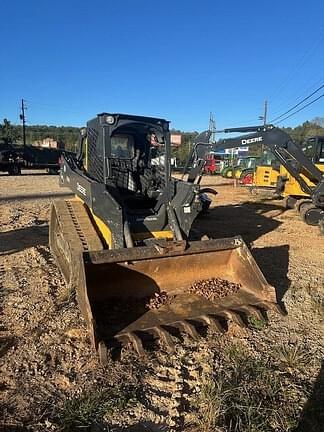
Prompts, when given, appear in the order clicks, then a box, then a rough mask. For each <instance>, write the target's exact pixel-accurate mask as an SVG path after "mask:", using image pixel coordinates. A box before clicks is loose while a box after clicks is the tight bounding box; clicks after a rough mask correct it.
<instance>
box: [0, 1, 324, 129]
mask: <svg viewBox="0 0 324 432" xmlns="http://www.w3.org/2000/svg"><path fill="white" fill-rule="evenodd" d="M0 16H1V26H0V40H1V56H0V119H1V120H2V119H3V118H4V117H6V118H8V119H9V120H10V121H12V122H13V123H18V122H19V104H20V99H21V98H22V97H23V98H24V99H26V101H27V106H28V110H27V120H28V123H29V124H57V125H62V124H64V125H75V126H81V125H83V124H84V123H85V122H86V121H87V119H89V118H92V117H93V116H94V115H96V114H97V113H99V112H102V111H110V112H127V113H133V114H145V115H152V116H161V117H164V118H167V119H168V120H171V122H172V123H171V126H172V127H175V128H179V129H182V130H202V129H205V128H206V127H207V126H208V119H209V112H213V113H214V114H215V118H216V123H217V127H218V128H222V127H230V126H239V125H241V124H246V123H249V124H255V123H257V118H258V116H259V115H261V114H262V109H263V101H264V100H265V99H268V100H269V120H271V119H272V118H273V117H275V116H276V115H278V114H281V113H283V112H284V111H286V110H288V109H289V108H290V107H291V106H293V105H294V104H295V103H297V102H298V100H299V99H301V98H303V97H305V96H307V95H308V94H309V93H311V92H312V91H313V90H314V89H316V88H317V87H319V86H320V85H321V84H323V83H324V24H323V20H322V19H321V18H322V17H323V16H324V2H323V1H322V0H313V1H310V2H307V3H306V2H304V1H298V0H297V1H296V0H295V1H291V0H288V1H287V0H286V1H278V0H273V1H271V2H262V1H260V0H259V1H254V0H253V1H248V0H246V1H238V0H236V1H235V0H233V1H229V0H227V1H222V0H218V1H216V0H215V1H212V0H201V1H197V0H194V1H193V0H187V1H183V0H178V1H177V0H173V1H170V0H164V1H163V2H162V1H153V0H151V1H149V0H122V1H117V0H115V1H112V0H92V1H91V2H90V1H83V0H79V1H76V0H65V1H62V0H56V1H55V2H53V1H49V0H42V1H41V0H37V1H36V0H28V1H23V0H20V1H18V0H1V1H0ZM322 93H323V90H322ZM320 94H321V92H320V93H318V95H320ZM315 116H324V98H322V99H320V100H319V101H318V102H317V103H315V104H314V105H312V106H311V107H309V108H308V109H306V110H304V111H302V112H301V113H300V114H298V115H296V116H294V117H292V118H291V119H289V120H287V121H286V122H284V123H283V124H284V125H285V126H289V125H292V126H293V125H297V124H299V123H300V122H302V121H305V120H307V119H312V118H314V117H315Z"/></svg>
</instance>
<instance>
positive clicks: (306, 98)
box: [270, 84, 324, 123]
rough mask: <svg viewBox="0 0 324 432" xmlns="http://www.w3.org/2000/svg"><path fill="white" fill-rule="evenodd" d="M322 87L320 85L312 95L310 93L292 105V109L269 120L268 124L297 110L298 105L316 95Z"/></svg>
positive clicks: (323, 85)
mask: <svg viewBox="0 0 324 432" xmlns="http://www.w3.org/2000/svg"><path fill="white" fill-rule="evenodd" d="M323 87H324V84H322V85H321V86H320V87H318V88H317V89H316V90H315V91H313V93H311V94H310V95H308V96H306V97H305V98H304V99H302V100H301V101H300V102H298V103H297V104H296V105H294V106H293V107H292V108H290V109H289V110H288V111H286V112H284V113H283V114H281V115H280V116H277V117H275V118H274V119H272V120H271V122H270V123H274V122H275V121H276V120H279V119H280V118H281V117H284V116H285V115H286V114H288V113H290V112H291V111H293V110H294V109H295V108H297V107H298V106H299V105H301V104H302V103H303V102H305V101H306V100H308V99H310V98H311V97H312V96H314V94H316V93H317V92H319V91H320V90H321V89H322V88H323Z"/></svg>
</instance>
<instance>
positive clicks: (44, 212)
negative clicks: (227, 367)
mask: <svg viewBox="0 0 324 432" xmlns="http://www.w3.org/2000/svg"><path fill="white" fill-rule="evenodd" d="M202 184H203V185H209V186H212V187H215V188H216V189H217V191H218V195H217V196H216V197H214V198H213V205H212V208H211V210H210V211H209V213H208V214H207V215H206V216H204V217H201V218H199V219H198V220H197V221H196V222H195V224H194V227H193V230H192V237H193V238H201V237H203V236H204V235H207V236H208V237H210V238H217V237H228V236H232V235H237V234H240V235H242V237H243V238H244V240H245V241H246V242H247V244H248V245H249V246H250V248H251V250H252V254H253V256H254V257H255V259H256V261H257V263H258V264H259V266H260V268H261V270H262V272H263V273H264V275H265V277H266V278H267V280H268V282H269V283H270V284H272V285H274V286H275V288H276V291H277V296H278V299H279V300H280V302H282V304H283V306H284V307H285V309H286V310H287V312H288V315H287V316H286V317H281V316H279V315H277V314H270V315H269V323H268V324H266V325H263V324H262V323H259V322H258V321H255V322H252V323H251V325H250V328H249V329H241V328H239V327H237V326H236V325H234V324H231V325H230V328H229V330H228V332H227V333H226V334H225V335H223V336H219V335H218V334H213V333H212V332H211V333H209V334H207V336H206V337H205V338H201V339H199V340H193V339H190V338H187V337H183V340H182V343H180V342H179V339H177V343H176V348H175V351H174V352H173V353H172V354H170V353H167V352H165V351H164V350H163V349H161V350H159V351H154V352H148V353H147V354H146V356H145V357H144V358H138V357H137V356H136V355H135V354H134V352H133V351H132V350H131V349H124V350H123V352H122V356H121V359H120V360H118V361H113V360H110V362H109V364H108V366H107V367H106V368H102V367H100V366H99V364H98V361H97V357H96V356H95V355H94V354H93V352H92V351H91V347H90V343H89V340H88V338H87V333H86V329H85V323H84V321H83V319H82V317H81V316H80V313H79V311H78V308H77V305H76V304H75V301H74V300H73V299H69V297H68V293H67V289H66V286H65V283H64V280H63V279H62V277H61V274H60V272H59V270H58V269H57V267H56V265H55V263H54V261H53V258H52V257H51V254H50V251H49V247H48V218H49V210H50V205H51V200H53V199H58V197H57V196H56V195H55V196H54V198H53V197H50V196H48V194H50V193H54V194H62V193H67V192H68V191H67V190H62V189H61V188H59V186H58V177H57V176H48V175H45V174H42V175H36V174H35V173H28V175H25V176H19V177H9V176H5V175H1V176H0V301H1V305H2V321H1V328H0V331H1V335H0V338H1V339H0V341H1V346H0V367H1V380H0V391H1V396H0V398H1V409H2V413H3V416H2V419H1V420H0V430H3V431H13V430H29V431H56V430H94V431H95V430H117V429H118V428H122V429H118V430H168V431H171V430H187V431H189V430H190V431H191V430H192V431H193V430H197V431H198V430H206V431H207V430H210V431H211V430H214V431H218V430H219V431H221V430H222V431H226V430H227V429H226V428H223V429H217V428H216V427H215V428H214V429H212V428H210V429H208V428H207V427H205V426H204V427H199V426H197V424H199V422H198V420H197V421H196V420H195V415H196V414H195V413H196V411H195V409H194V405H195V404H194V401H197V400H198V399H199V395H200V394H202V388H203V382H204V379H203V377H205V376H208V375H209V374H210V373H211V371H213V370H215V367H220V366H219V361H220V360H219V359H218V358H217V356H216V354H215V353H216V352H218V351H219V348H220V346H222V345H224V346H227V345H228V344H232V343H233V344H237V343H239V344H240V346H241V345H242V346H243V347H244V348H245V349H246V350H247V351H248V352H251V353H253V356H254V357H255V358H256V359H263V358H269V359H272V360H271V361H273V362H274V363H275V364H277V363H278V368H277V369H276V370H278V371H279V373H280V375H279V376H280V379H281V380H288V381H289V379H293V378H289V377H293V375H298V379H299V381H298V383H299V384H298V386H296V389H297V390H296V392H297V393H296V401H295V402H294V404H295V408H296V412H297V413H298V416H299V417H298V419H297V420H296V421H297V423H298V422H299V429H295V430H296V431H297V430H299V431H302V430H305V431H306V430H307V431H308V430H309V431H316V430H318V431H320V430H324V426H323V423H320V420H316V419H315V417H314V414H313V413H314V412H316V413H317V411H316V404H318V403H319V402H322V401H323V399H319V398H318V397H317V396H316V397H314V394H315V393H313V388H315V389H317V388H320V390H321V391H322V388H323V373H322V372H321V362H322V361H323V354H324V336H323V335H324V332H323V330H324V329H323V309H324V307H323V305H324V300H323V299H324V265H323V263H324V238H323V237H320V236H319V235H318V232H317V229H316V228H314V227H310V226H307V225H305V224H304V223H303V222H302V221H301V220H299V219H298V216H297V215H296V214H295V212H294V211H293V210H285V209H284V208H283V207H282V203H281V202H280V201H271V200H269V199H262V196H254V195H253V196H252V195H250V194H249V192H248V191H247V190H245V189H242V188H239V187H234V186H233V185H232V183H231V182H230V181H227V180H224V179H220V178H216V177H204V178H203V183H202ZM21 195H29V197H28V199H23V198H22V197H21ZM39 195H42V196H41V197H39ZM14 196H17V197H18V198H14ZM282 358H283V359H284V360H282ZM280 359H281V360H280ZM287 359H288V360H289V361H288V360H287ZM305 359H306V360H305ZM279 363H280V365H282V364H283V363H285V364H286V366H285V367H286V369H285V370H284V371H281V369H280V368H281V366H280V365H279ZM296 363H298V365H297V366H296ZM287 364H288V366H287ZM217 365H218V366H217ZM289 368H290V369H289ZM290 372H291V374H290ZM289 374H290V375H289ZM287 377H288V378H287ZM314 386H315V387H314ZM89 392H90V393H91V392H92V393H91V395H92V396H91V397H93V392H97V393H96V395H97V396H96V397H97V398H99V402H98V400H96V399H95V400H94V401H93V399H91V398H90V396H89V397H88V396H87V395H89V394H90V393H89ZM107 392H108V393H109V392H110V393H109V398H110V399H108V396H107V394H108V393H107ZM119 392H120V393H119ZM316 394H317V393H316ZM125 395H126V396H125ZM321 395H322V393H321ZM87 397H88V398H87ZM103 398H106V399H105V400H106V401H108V400H113V403H112V402H111V404H110V405H109V404H108V402H105V406H104V408H105V415H101V411H100V410H99V408H98V407H101V408H102V404H103V402H102V401H103ZM85 400H86V401H87V404H86V408H85V402H84V401H85ZM74 401H78V403H79V405H78V406H77V407H76V405H75V403H74ZM80 401H82V403H83V405H82V404H81V402H80ZM107 404H108V405H107ZM81 405H82V407H83V408H82V409H83V411H82V412H80V406H81ZM101 408H100V409H101ZM96 410H98V412H97V411H96ZM307 410H308V411H307ZM314 410H315V411H314ZM89 411H91V413H92V414H93V412H95V414H96V415H95V417H96V416H97V417H96V418H99V417H100V418H101V421H100V422H94V423H93V422H92V423H91V422H90V423H91V426H89V427H88V429H84V428H83V429H82V428H81V429H79V427H77V426H76V424H77V425H79V423H77V422H75V418H74V417H75V416H77V417H78V419H79V420H80V418H81V417H82V418H83V419H84V418H86V419H87V415H88V413H89ZM198 411H199V410H198ZM305 412H306V414H305ZM307 412H310V413H311V414H309V415H310V416H312V418H313V426H312V427H310V426H309V423H307V425H308V426H305V427H304V429H303V426H302V422H303V420H302V419H303V418H304V417H305V415H306V417H307ZM76 413H77V414H76ZM73 415H74V417H73ZM316 415H317V414H316ZM72 417H73V418H74V420H73V418H72ZM91 418H93V417H91ZM102 418H103V419H104V420H102ZM299 419H300V421H299ZM79 420H78V421H79ZM1 422H2V423H1ZM197 422H198V423H197ZM90 423H89V424H90ZM80 424H81V426H82V425H84V424H88V423H87V421H86V420H84V422H83V423H80ZM1 425H2V426H1ZM135 425H142V426H141V427H142V429H141V428H139V429H128V428H129V427H131V426H134V427H135ZM145 425H146V426H145ZM148 425H150V426H148ZM157 425H158V426H157ZM193 425H196V426H193ZM321 426H323V429H321ZM138 427H139V426H138ZM145 427H146V429H145ZM195 427H196V429H195ZM123 428H124V429H123ZM228 430H229V429H228ZM238 430H242V431H243V429H238ZM251 430H252V429H251ZM255 430H259V429H255ZM261 430H283V431H284V430H293V429H289V428H288V426H285V427H284V426H282V427H281V428H280V427H278V428H277V429H275V428H273V429H267V428H264V429H261Z"/></svg>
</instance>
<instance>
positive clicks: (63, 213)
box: [55, 200, 103, 253]
mask: <svg viewBox="0 0 324 432" xmlns="http://www.w3.org/2000/svg"><path fill="white" fill-rule="evenodd" d="M55 208H56V212H57V217H58V220H59V225H60V230H61V233H62V236H63V237H64V238H65V239H66V240H67V241H68V243H69V246H70V250H71V251H73V252H74V253H78V252H87V251H98V250H102V249H103V246H102V243H101V240H100V238H99V236H98V234H97V232H96V230H95V228H94V226H93V225H92V222H91V219H90V216H89V214H88V212H87V210H86V208H85V206H84V205H83V204H82V202H80V201H77V200H66V201H57V202H56V203H55Z"/></svg>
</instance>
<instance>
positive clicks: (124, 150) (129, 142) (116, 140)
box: [111, 135, 135, 159]
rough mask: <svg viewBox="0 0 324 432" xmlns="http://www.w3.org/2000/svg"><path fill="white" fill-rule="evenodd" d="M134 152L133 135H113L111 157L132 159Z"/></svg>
mask: <svg viewBox="0 0 324 432" xmlns="http://www.w3.org/2000/svg"><path fill="white" fill-rule="evenodd" d="M134 154H135V150H134V137H133V136H131V135H114V136H112V137H111V157H113V158H116V159H132V158H133V157H134Z"/></svg>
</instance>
